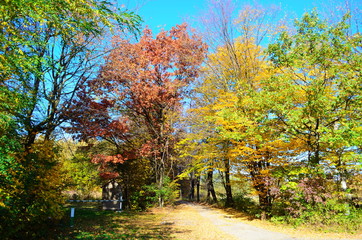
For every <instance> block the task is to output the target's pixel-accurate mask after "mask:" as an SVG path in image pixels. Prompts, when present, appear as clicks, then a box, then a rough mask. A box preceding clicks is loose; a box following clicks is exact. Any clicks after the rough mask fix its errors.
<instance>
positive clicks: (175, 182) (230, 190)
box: [0, 0, 362, 239]
mask: <svg viewBox="0 0 362 240" xmlns="http://www.w3.org/2000/svg"><path fill="white" fill-rule="evenodd" d="M360 11H361V10H360V9H358V8H357V9H348V8H342V10H340V14H338V15H333V16H334V18H333V19H329V18H326V17H323V16H324V15H325V14H323V12H319V10H318V9H314V10H313V11H311V12H306V13H304V15H303V16H302V17H300V18H299V19H296V20H295V21H294V22H293V21H292V19H290V20H285V19H283V18H279V15H278V14H279V13H278V11H277V10H276V9H272V8H268V7H265V8H264V7H261V6H257V5H255V6H233V5H232V2H231V1H224V2H223V1H210V9H209V10H207V12H206V14H205V15H204V16H203V17H202V18H201V20H200V22H199V25H198V26H199V27H198V28H197V29H196V30H195V29H193V28H191V27H190V26H189V25H188V24H186V23H183V24H180V25H176V26H174V27H172V28H171V29H170V30H161V31H160V32H159V33H157V34H154V33H153V32H152V31H151V30H150V29H149V28H144V29H142V26H141V22H142V20H141V18H140V16H138V15H136V14H135V13H133V12H131V11H128V10H123V9H116V8H115V7H114V6H113V5H112V4H111V3H110V2H108V1H97V0H76V1H67V0H57V1H53V2H52V3H50V2H49V3H48V1H43V0H33V1H30V2H29V1H25V0H16V1H5V2H4V3H1V4H0V21H1V22H0V222H1V226H0V235H1V236H4V237H5V239H42V238H46V236H47V233H48V232H49V231H50V229H52V228H54V227H55V226H56V225H57V224H58V223H59V221H60V220H61V219H62V218H63V217H64V214H65V209H64V204H65V203H66V200H68V199H70V198H78V199H89V198H97V194H98V195H99V194H100V189H101V187H102V185H103V184H105V183H107V182H108V181H110V180H115V181H117V182H118V183H119V184H120V185H121V186H122V195H123V197H124V199H125V202H124V205H125V207H126V208H127V209H133V210H135V209H136V210H145V209H147V208H148V207H150V206H154V205H158V206H160V207H162V206H164V204H169V203H172V202H173V201H175V200H177V199H182V198H183V199H188V200H191V201H206V202H209V203H213V204H217V205H218V206H225V207H232V208H235V209H239V210H241V211H244V212H246V213H248V214H250V215H251V216H254V217H258V218H261V219H264V220H267V219H270V220H272V221H274V222H283V223H292V224H318V225H332V226H333V225H338V226H344V228H345V229H344V230H348V231H355V230H356V229H358V227H359V226H360V224H361V209H360V207H361V199H362V188H361V180H362V177H361V176H362V175H361V156H362V155H361V154H362V152H361V146H362V119H361V116H362V112H361V111H362V98H361V94H362V76H361V74H362V71H361V66H362V56H361V51H362V35H361V33H360V32H359V30H360V27H361V26H360V23H361V21H360V19H358V17H359V18H360V15H358V12H359V13H360Z"/></svg>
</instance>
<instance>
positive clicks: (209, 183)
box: [206, 169, 217, 203]
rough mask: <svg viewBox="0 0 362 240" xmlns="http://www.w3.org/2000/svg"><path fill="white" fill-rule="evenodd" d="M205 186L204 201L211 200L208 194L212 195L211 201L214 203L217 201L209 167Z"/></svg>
mask: <svg viewBox="0 0 362 240" xmlns="http://www.w3.org/2000/svg"><path fill="white" fill-rule="evenodd" d="M206 188H207V197H206V201H207V202H211V199H210V195H211V196H212V201H213V202H214V203H216V202H217V198H216V193H215V189H214V181H213V169H209V170H208V172H207V179H206Z"/></svg>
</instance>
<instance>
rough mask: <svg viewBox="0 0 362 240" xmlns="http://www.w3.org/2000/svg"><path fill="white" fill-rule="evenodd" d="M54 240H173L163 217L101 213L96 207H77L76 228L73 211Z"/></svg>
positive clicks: (56, 232)
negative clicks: (72, 221) (71, 217)
mask: <svg viewBox="0 0 362 240" xmlns="http://www.w3.org/2000/svg"><path fill="white" fill-rule="evenodd" d="M67 213H68V216H66V217H65V218H64V220H63V221H62V223H61V225H60V226H59V227H58V228H57V229H56V230H55V231H54V233H52V235H53V236H52V237H51V239H62V240H63V239H64V240H67V239H83V240H101V239H102V240H103V239H109V240H111V239H172V238H171V233H172V232H171V228H170V227H169V226H167V225H164V224H162V217H163V216H162V215H160V214H157V215H155V214H152V213H150V212H142V213H140V212H129V211H123V212H114V211H102V210H100V209H99V208H97V207H94V206H93V207H89V206H88V207H83V208H79V207H78V208H76V210H75V217H74V226H73V227H71V226H70V222H71V220H70V216H69V214H70V210H69V208H68V212H67Z"/></svg>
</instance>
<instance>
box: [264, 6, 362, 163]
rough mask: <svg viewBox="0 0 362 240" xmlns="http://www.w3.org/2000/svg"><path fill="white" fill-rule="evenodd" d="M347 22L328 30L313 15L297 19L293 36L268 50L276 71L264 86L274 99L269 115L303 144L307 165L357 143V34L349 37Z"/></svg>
mask: <svg viewBox="0 0 362 240" xmlns="http://www.w3.org/2000/svg"><path fill="white" fill-rule="evenodd" d="M348 18H349V16H348V15H346V16H345V17H344V18H343V19H342V20H341V21H340V22H338V23H336V24H334V25H332V26H328V25H327V24H326V22H324V21H323V20H321V19H319V17H318V14H317V13H316V12H315V11H314V12H312V13H306V14H305V15H304V16H303V18H302V19H301V20H300V21H296V27H297V32H296V34H294V35H289V34H288V33H286V32H283V33H281V34H280V37H279V40H278V42H277V43H275V44H272V45H270V47H269V53H270V58H271V60H272V61H273V64H274V66H275V67H276V68H278V69H279V70H280V72H279V73H278V74H277V75H275V76H273V77H272V78H270V79H269V81H268V82H267V85H266V87H265V92H264V94H265V96H266V97H267V98H269V99H273V100H274V101H273V102H270V109H272V111H271V114H273V115H274V116H275V117H277V118H278V119H280V120H281V121H282V122H283V124H284V128H285V131H286V132H287V134H288V136H296V137H298V138H299V139H301V140H302V141H303V142H304V143H305V150H306V151H307V153H308V155H307V161H308V163H309V164H310V165H312V166H316V165H319V164H320V163H321V162H322V161H323V160H327V159H328V158H329V157H330V156H333V155H336V154H337V152H338V149H340V148H343V149H344V150H342V151H344V152H350V151H351V150H352V149H351V148H353V146H358V145H360V144H359V143H357V142H355V139H356V138H355V137H352V136H353V135H356V136H358V135H359V134H360V132H359V125H360V121H361V118H360V116H361V115H360V113H361V91H360V90H361V89H360V84H361V74H360V65H361V54H360V48H361V44H360V42H361V36H360V34H355V35H351V36H350V35H349V33H348V25H347V23H346V21H347V20H348ZM357 139H358V138H357Z"/></svg>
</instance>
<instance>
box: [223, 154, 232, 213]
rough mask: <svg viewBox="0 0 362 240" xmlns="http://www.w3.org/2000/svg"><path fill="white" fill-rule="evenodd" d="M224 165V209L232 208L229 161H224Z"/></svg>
mask: <svg viewBox="0 0 362 240" xmlns="http://www.w3.org/2000/svg"><path fill="white" fill-rule="evenodd" d="M224 164H225V184H224V187H225V193H226V202H225V207H232V206H234V199H233V194H232V190H231V182H230V162H229V159H228V158H226V159H224Z"/></svg>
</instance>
